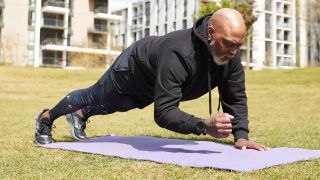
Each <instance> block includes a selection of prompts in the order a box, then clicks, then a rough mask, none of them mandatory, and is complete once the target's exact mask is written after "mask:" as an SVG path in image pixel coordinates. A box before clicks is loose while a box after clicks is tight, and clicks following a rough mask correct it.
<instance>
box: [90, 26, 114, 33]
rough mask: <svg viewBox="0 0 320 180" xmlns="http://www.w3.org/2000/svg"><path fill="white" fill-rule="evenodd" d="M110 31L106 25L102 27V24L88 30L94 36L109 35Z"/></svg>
mask: <svg viewBox="0 0 320 180" xmlns="http://www.w3.org/2000/svg"><path fill="white" fill-rule="evenodd" d="M108 31H110V29H109V28H107V26H106V25H102V24H95V25H94V27H90V28H88V32H90V33H94V34H107V33H108Z"/></svg>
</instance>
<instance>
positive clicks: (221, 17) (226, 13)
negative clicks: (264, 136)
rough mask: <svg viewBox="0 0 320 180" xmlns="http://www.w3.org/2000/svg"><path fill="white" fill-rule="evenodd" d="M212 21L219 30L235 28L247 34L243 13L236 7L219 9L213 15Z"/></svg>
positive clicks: (234, 29) (236, 30)
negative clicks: (235, 8)
mask: <svg viewBox="0 0 320 180" xmlns="http://www.w3.org/2000/svg"><path fill="white" fill-rule="evenodd" d="M210 23H211V24H214V26H215V29H216V31H218V32H219V31H226V30H227V31H229V30H233V31H235V33H239V34H245V32H246V25H245V22H244V20H243V17H242V15H241V14H240V13H239V12H238V11H237V10H234V9H230V8H223V9H219V10H218V11H216V12H215V13H214V14H213V15H212V16H211V18H210Z"/></svg>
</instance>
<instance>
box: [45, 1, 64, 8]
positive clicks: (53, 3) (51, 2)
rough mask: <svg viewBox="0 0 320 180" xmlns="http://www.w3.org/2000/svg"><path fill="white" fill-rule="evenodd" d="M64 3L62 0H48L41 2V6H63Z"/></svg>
mask: <svg viewBox="0 0 320 180" xmlns="http://www.w3.org/2000/svg"><path fill="white" fill-rule="evenodd" d="M65 4H66V3H65V2H64V1H58V0H48V1H45V2H44V3H43V6H55V7H65Z"/></svg>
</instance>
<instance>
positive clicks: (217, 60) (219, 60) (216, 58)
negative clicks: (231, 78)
mask: <svg viewBox="0 0 320 180" xmlns="http://www.w3.org/2000/svg"><path fill="white" fill-rule="evenodd" d="M224 59H225V57H224V56H222V57H219V56H216V55H213V61H214V62H215V63H216V64H217V65H218V66H222V65H225V64H227V63H228V62H229V60H228V61H225V60H224Z"/></svg>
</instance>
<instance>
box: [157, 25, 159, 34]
mask: <svg viewBox="0 0 320 180" xmlns="http://www.w3.org/2000/svg"><path fill="white" fill-rule="evenodd" d="M158 35H159V26H157V27H156V36H158Z"/></svg>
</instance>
